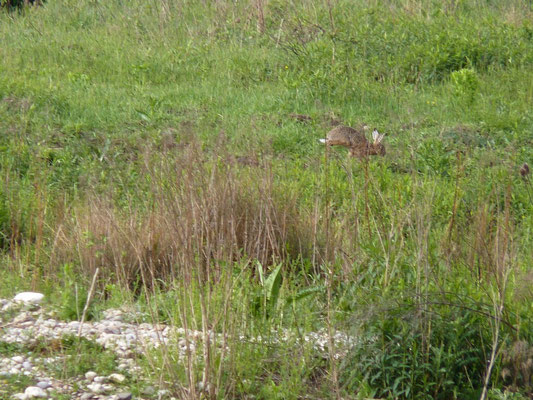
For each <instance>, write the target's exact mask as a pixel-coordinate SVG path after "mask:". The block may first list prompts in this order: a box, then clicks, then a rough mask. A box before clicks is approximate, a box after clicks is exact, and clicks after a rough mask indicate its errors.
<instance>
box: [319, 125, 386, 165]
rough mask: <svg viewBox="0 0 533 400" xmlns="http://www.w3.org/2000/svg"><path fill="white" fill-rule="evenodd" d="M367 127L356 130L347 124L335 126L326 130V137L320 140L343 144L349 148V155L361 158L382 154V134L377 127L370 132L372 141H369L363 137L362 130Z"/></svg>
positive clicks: (337, 144)
mask: <svg viewBox="0 0 533 400" xmlns="http://www.w3.org/2000/svg"><path fill="white" fill-rule="evenodd" d="M366 129H368V127H367V126H366V125H363V128H362V129H360V130H356V129H354V128H350V127H349V126H343V125H341V126H337V127H336V128H333V129H332V130H331V131H329V132H328V134H327V135H326V139H320V142H322V143H326V144H327V145H328V146H345V147H348V148H349V149H350V156H352V157H359V158H363V157H366V156H369V155H370V156H375V155H379V156H384V155H385V146H384V145H383V143H381V141H382V140H383V137H384V136H385V135H384V134H380V133H379V132H378V131H377V129H374V131H373V132H372V140H373V142H372V143H369V142H368V140H367V138H366V137H365V133H364V131H365V130H366Z"/></svg>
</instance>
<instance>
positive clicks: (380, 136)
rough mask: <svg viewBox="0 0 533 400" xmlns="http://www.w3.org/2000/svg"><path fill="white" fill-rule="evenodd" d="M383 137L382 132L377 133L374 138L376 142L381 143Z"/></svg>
mask: <svg viewBox="0 0 533 400" xmlns="http://www.w3.org/2000/svg"><path fill="white" fill-rule="evenodd" d="M384 137H385V134H384V133H381V134H379V135H378V137H377V139H376V143H381V141H382V140H383V138H384Z"/></svg>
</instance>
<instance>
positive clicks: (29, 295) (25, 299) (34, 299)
mask: <svg viewBox="0 0 533 400" xmlns="http://www.w3.org/2000/svg"><path fill="white" fill-rule="evenodd" d="M43 299H44V294H42V293H36V292H21V293H19V294H17V295H16V296H15V297H14V298H13V301H19V302H21V303H30V304H39V303H40V302H42V301H43Z"/></svg>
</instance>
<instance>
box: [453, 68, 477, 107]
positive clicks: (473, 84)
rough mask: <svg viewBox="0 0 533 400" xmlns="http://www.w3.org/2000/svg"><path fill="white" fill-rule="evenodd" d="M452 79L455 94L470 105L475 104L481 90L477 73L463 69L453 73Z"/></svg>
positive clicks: (469, 69)
mask: <svg viewBox="0 0 533 400" xmlns="http://www.w3.org/2000/svg"><path fill="white" fill-rule="evenodd" d="M450 78H451V81H452V84H453V88H454V92H455V94H456V95H457V96H458V97H461V98H464V99H466V100H467V101H468V102H470V103H471V102H473V101H474V98H475V95H476V93H477V91H478V88H479V78H478V75H477V73H476V71H474V70H473V69H471V68H462V69H460V70H458V71H453V72H452V73H451V75H450Z"/></svg>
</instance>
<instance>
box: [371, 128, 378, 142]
mask: <svg viewBox="0 0 533 400" xmlns="http://www.w3.org/2000/svg"><path fill="white" fill-rule="evenodd" d="M378 137H379V132H378V130H377V129H374V131H373V132H372V140H373V141H374V143H377V140H378Z"/></svg>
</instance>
